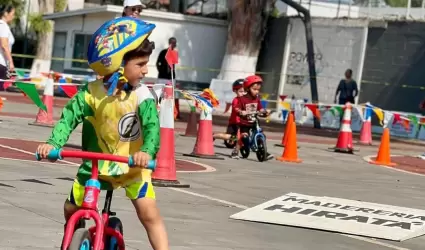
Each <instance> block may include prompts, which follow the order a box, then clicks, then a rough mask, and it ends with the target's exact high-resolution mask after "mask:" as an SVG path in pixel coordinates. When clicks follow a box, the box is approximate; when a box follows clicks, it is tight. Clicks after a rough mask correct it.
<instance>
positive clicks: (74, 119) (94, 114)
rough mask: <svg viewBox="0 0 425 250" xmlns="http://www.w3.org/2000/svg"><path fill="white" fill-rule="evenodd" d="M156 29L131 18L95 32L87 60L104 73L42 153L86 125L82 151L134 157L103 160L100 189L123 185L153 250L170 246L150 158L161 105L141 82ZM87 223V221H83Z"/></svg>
mask: <svg viewBox="0 0 425 250" xmlns="http://www.w3.org/2000/svg"><path fill="white" fill-rule="evenodd" d="M154 28H155V25H154V24H149V23H146V22H144V21H142V20H140V19H136V18H132V17H120V18H117V19H113V20H111V21H108V22H106V23H105V24H104V25H102V27H100V28H99V29H98V30H97V31H96V32H95V33H94V35H93V36H92V39H91V40H90V43H89V47H88V51H87V58H88V62H89V67H90V68H92V69H93V71H95V72H96V73H97V74H98V75H100V76H104V77H103V79H98V80H95V81H93V82H90V83H88V84H87V85H86V86H84V88H83V89H82V90H80V91H79V92H78V93H77V94H76V95H75V96H74V97H73V98H72V99H71V100H70V101H69V102H68V104H67V105H66V106H65V107H64V109H63V112H62V116H61V119H60V120H59V121H58V122H57V123H56V125H55V127H54V128H53V131H52V135H51V136H50V138H49V139H48V140H47V142H46V144H41V145H39V146H38V149H37V152H38V153H39V154H40V156H41V157H42V158H46V157H47V155H48V154H49V152H50V151H51V150H52V149H55V148H56V149H59V148H62V147H63V146H64V145H65V143H66V142H67V140H68V138H69V136H70V135H71V133H72V131H73V130H74V129H75V128H76V127H77V126H78V124H80V123H83V130H82V136H81V137H82V150H83V151H89V152H99V153H107V154H114V155H120V156H126V157H128V156H129V155H133V158H134V162H135V165H136V166H138V167H133V168H129V166H128V165H127V164H123V163H114V162H109V161H99V180H100V188H101V190H114V189H117V188H119V187H124V189H125V190H126V195H127V197H128V198H129V199H130V200H131V202H132V203H133V206H134V208H135V211H136V214H137V216H138V218H139V220H140V222H141V224H143V226H144V227H145V229H146V232H147V234H148V237H149V241H150V243H151V245H152V248H153V249H154V250H168V249H169V247H168V237H167V233H166V230H165V226H164V223H163V221H162V218H161V216H160V214H159V210H158V207H157V204H156V201H155V191H154V188H153V185H152V183H151V174H152V171H151V170H149V169H146V165H147V164H148V162H149V160H151V159H154V158H155V156H156V154H157V152H158V150H159V130H160V128H159V118H158V112H157V109H156V103H155V101H154V98H153V96H152V94H151V92H150V91H149V90H148V88H147V87H146V85H141V84H140V80H141V79H142V78H143V77H144V76H145V75H146V74H147V73H148V62H149V57H150V55H151V53H152V51H153V49H154V48H155V46H154V43H153V42H150V41H149V40H148V37H149V35H150V34H151V32H152V31H153V29H154ZM91 169H92V165H91V161H90V160H83V163H82V164H81V166H80V167H79V169H78V173H77V176H76V178H75V180H74V183H73V185H72V188H71V191H70V194H69V196H68V199H67V200H66V201H65V204H64V217H65V221H68V219H69V218H70V217H71V215H72V214H73V213H75V212H76V211H77V210H78V208H79V207H80V206H81V204H82V202H83V198H84V188H85V184H86V181H87V180H88V179H90V175H91ZM80 222H82V223H79V226H80V227H84V221H80Z"/></svg>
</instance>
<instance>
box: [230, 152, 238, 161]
mask: <svg viewBox="0 0 425 250" xmlns="http://www.w3.org/2000/svg"><path fill="white" fill-rule="evenodd" d="M230 157H231V158H232V159H239V154H238V151H236V150H233V151H232V154H231V155H230Z"/></svg>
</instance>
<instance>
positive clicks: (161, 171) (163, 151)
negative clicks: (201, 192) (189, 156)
mask: <svg viewBox="0 0 425 250" xmlns="http://www.w3.org/2000/svg"><path fill="white" fill-rule="evenodd" d="M173 102H174V100H173V86H170V85H166V86H165V87H164V100H163V101H162V103H161V111H160V127H161V128H160V133H161V134H160V138H161V139H160V146H159V151H158V154H157V156H156V162H157V163H156V169H155V171H154V172H153V174H152V184H153V185H154V186H158V187H187V188H188V187H190V186H189V185H187V184H181V183H180V182H179V181H178V180H177V173H176V158H175V148H174V143H175V142H174V119H173V113H174V112H173V106H174V105H173Z"/></svg>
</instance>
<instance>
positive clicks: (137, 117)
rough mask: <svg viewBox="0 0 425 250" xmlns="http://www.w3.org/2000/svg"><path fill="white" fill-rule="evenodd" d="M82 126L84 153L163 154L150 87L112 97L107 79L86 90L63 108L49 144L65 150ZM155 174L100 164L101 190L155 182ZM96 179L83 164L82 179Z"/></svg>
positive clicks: (79, 180)
mask: <svg viewBox="0 0 425 250" xmlns="http://www.w3.org/2000/svg"><path fill="white" fill-rule="evenodd" d="M80 123H83V130H82V135H81V136H82V150H83V151H89V152H99V153H107V154H114V155H120V156H126V157H127V156H129V155H133V154H134V153H136V152H138V151H143V152H146V153H147V154H149V155H150V156H151V157H152V159H154V158H155V156H156V153H157V152H158V149H159V130H160V126H159V118H158V111H157V109H156V103H155V101H154V98H153V96H152V94H151V92H150V91H149V89H148V88H147V87H146V86H145V85H140V86H138V87H137V88H135V89H133V90H132V91H130V92H125V91H121V92H120V93H118V94H116V95H113V96H108V95H107V90H106V89H105V87H104V84H103V82H102V80H96V81H94V82H91V83H89V84H87V85H86V86H84V88H83V89H82V90H80V91H79V92H78V93H77V94H76V95H75V96H74V97H73V98H72V99H71V100H70V101H69V102H68V104H67V105H66V106H65V107H64V109H63V112H62V116H61V119H60V120H59V121H58V122H57V123H56V125H55V127H54V128H53V131H52V135H51V136H50V138H49V139H48V140H47V143H48V144H50V145H52V146H54V147H55V148H62V147H63V146H64V145H65V143H66V142H67V141H68V138H69V136H70V134H71V132H72V131H73V130H74V129H75V128H76V127H77V126H78V124H80ZM151 173H152V172H151V170H149V169H140V168H129V167H128V165H127V164H124V163H115V162H109V161H99V180H101V184H102V189H111V188H118V187H121V186H125V185H127V184H128V183H131V182H136V181H143V182H150V181H151ZM90 176H91V161H90V160H83V163H82V164H81V166H80V168H79V170H78V174H77V180H78V182H79V183H80V184H82V185H84V183H85V181H86V180H88V179H89V178H90Z"/></svg>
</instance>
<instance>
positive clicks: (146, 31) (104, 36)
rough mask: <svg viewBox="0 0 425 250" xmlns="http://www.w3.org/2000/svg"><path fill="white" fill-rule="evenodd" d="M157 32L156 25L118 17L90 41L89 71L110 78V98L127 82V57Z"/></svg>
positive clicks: (107, 23) (96, 33) (106, 24)
mask: <svg viewBox="0 0 425 250" xmlns="http://www.w3.org/2000/svg"><path fill="white" fill-rule="evenodd" d="M153 29H155V24H151V23H146V22H144V21H142V20H140V19H137V18H132V17H119V18H116V19H113V20H109V21H107V22H106V23H104V24H103V25H102V26H101V27H100V28H99V29H98V30H97V31H96V32H95V33H94V34H93V36H92V37H91V40H90V42H89V46H88V50H87V60H88V64H89V67H90V68H91V69H92V70H93V71H95V72H96V73H97V74H98V75H100V76H107V75H111V77H110V78H109V80H108V83H107V84H109V86H110V88H109V90H108V94H111V93H113V91H114V89H115V88H116V85H117V83H118V81H119V80H120V79H121V80H124V81H126V79H125V78H124V76H123V73H124V68H123V65H124V62H123V57H124V55H125V54H126V53H127V52H129V51H131V50H134V49H136V48H137V47H138V46H139V45H140V44H141V43H142V42H143V41H144V40H145V39H147V38H148V37H149V35H150V34H151V32H152V31H153Z"/></svg>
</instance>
